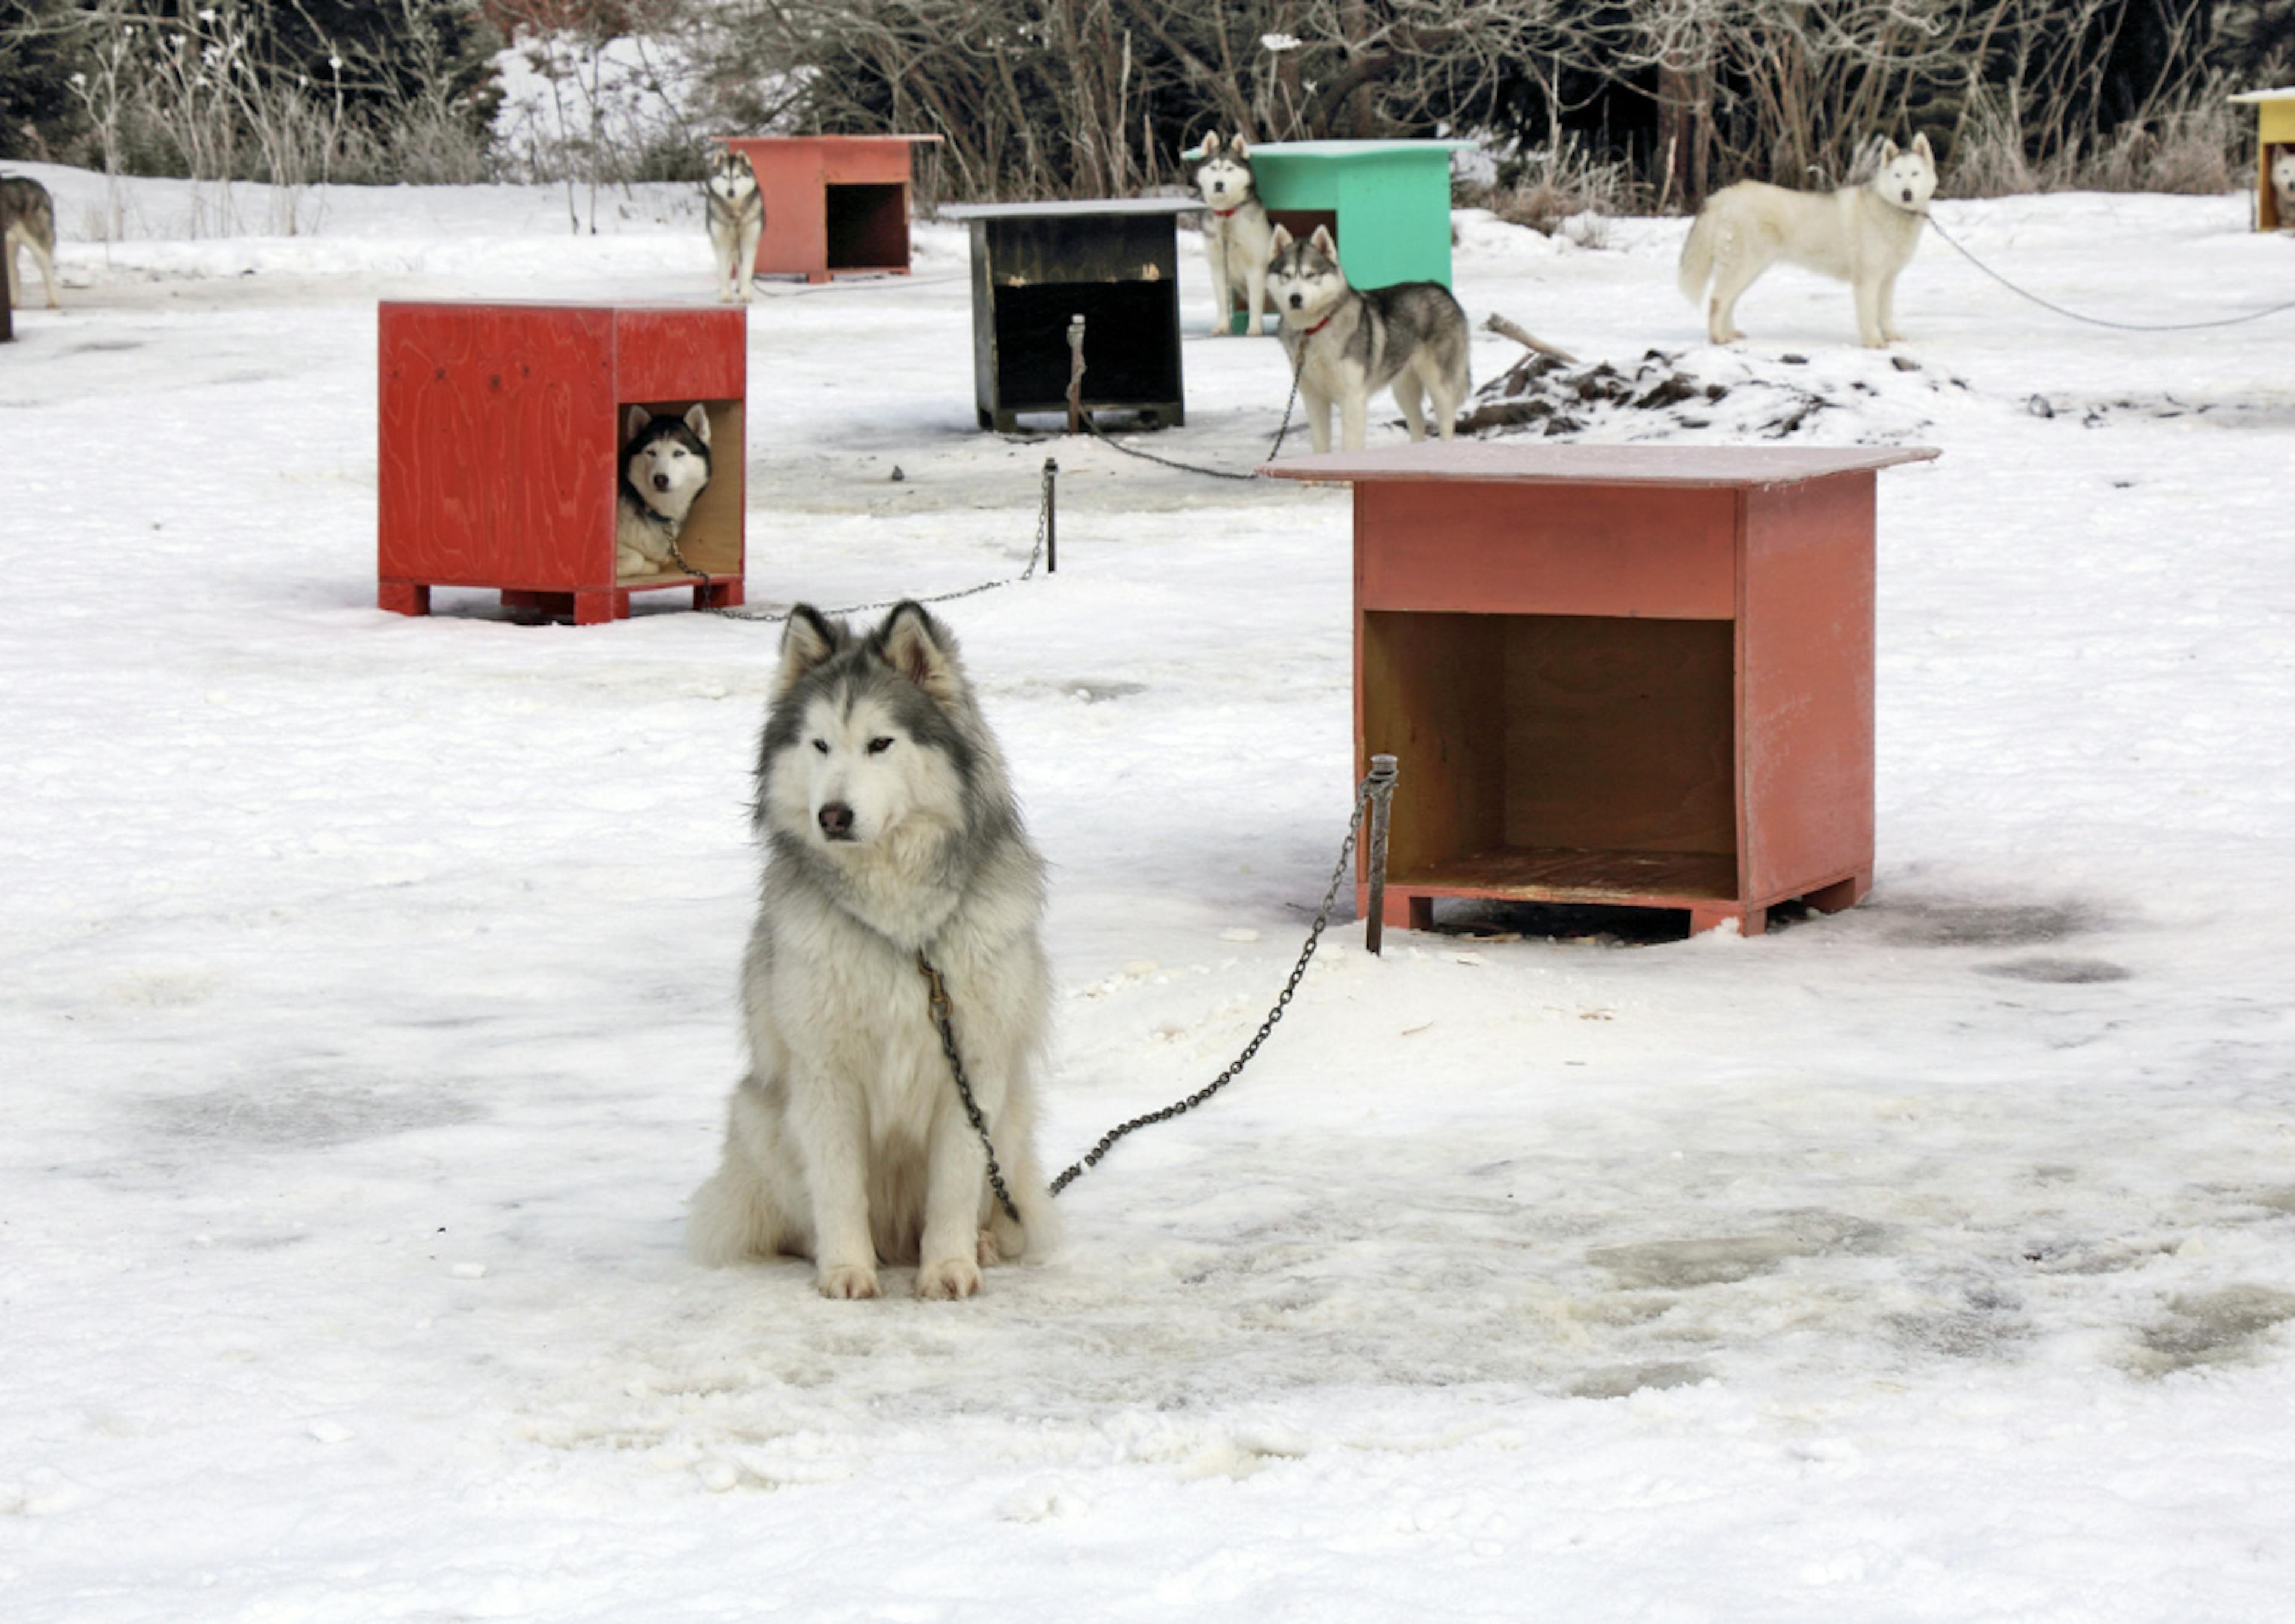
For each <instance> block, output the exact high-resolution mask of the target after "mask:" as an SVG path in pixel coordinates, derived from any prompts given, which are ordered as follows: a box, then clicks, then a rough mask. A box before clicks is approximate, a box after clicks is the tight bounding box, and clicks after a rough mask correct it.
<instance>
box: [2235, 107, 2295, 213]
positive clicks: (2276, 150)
mask: <svg viewBox="0 0 2295 1624" xmlns="http://www.w3.org/2000/svg"><path fill="white" fill-rule="evenodd" d="M2232 100H2233V101H2234V102H2243V103H2245V104H2247V105H2250V106H2252V107H2253V108H2254V109H2255V116H2256V141H2255V229H2256V230H2258V231H2259V232H2268V231H2277V230H2278V229H2279V228H2280V227H2281V226H2286V227H2288V228H2289V229H2291V230H2295V212H2291V211H2288V210H2283V209H2282V208H2280V206H2279V193H2278V189H2277V188H2275V186H2273V185H2272V184H2271V160H2272V159H2275V158H2276V157H2277V156H2279V155H2280V154H2281V153H2283V152H2295V85H2289V86H2283V88H2281V89H2278V90H2250V91H2249V92H2247V93H2246V94H2244V95H2237V96H2234V97H2233V98H2232Z"/></svg>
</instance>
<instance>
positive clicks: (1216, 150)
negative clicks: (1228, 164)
mask: <svg viewBox="0 0 2295 1624" xmlns="http://www.w3.org/2000/svg"><path fill="white" fill-rule="evenodd" d="M1220 140H1221V136H1220V133H1219V132H1218V131H1217V130H1213V132H1212V133H1211V134H1210V135H1206V136H1205V137H1204V157H1205V159H1213V158H1217V157H1218V156H1219V155H1220Z"/></svg>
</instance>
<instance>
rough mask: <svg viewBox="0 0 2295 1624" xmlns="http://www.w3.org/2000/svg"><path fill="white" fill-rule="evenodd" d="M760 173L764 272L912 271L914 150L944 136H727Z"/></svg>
mask: <svg viewBox="0 0 2295 1624" xmlns="http://www.w3.org/2000/svg"><path fill="white" fill-rule="evenodd" d="M719 139H720V140H722V141H723V143H725V144H726V145H727V146H729V147H731V148H732V149H733V150H734V151H737V152H746V153H747V154H748V158H749V167H751V168H753V169H755V171H756V172H757V191H758V193H759V195H760V196H761V197H762V198H763V200H764V205H765V229H764V233H763V234H761V235H760V236H759V237H758V238H757V262H756V272H757V274H758V275H760V276H772V275H776V274H780V275H788V274H790V273H795V274H796V275H799V276H802V277H804V279H805V281H807V282H827V281H828V280H829V278H830V277H832V276H845V275H859V274H862V273H867V272H880V273H881V272H891V273H894V274H896V275H901V276H906V275H907V274H908V273H909V190H910V185H911V163H910V149H911V147H912V146H914V145H915V144H916V143H919V142H928V143H937V142H938V141H939V140H940V137H939V136H937V135H724V136H720V137H719Z"/></svg>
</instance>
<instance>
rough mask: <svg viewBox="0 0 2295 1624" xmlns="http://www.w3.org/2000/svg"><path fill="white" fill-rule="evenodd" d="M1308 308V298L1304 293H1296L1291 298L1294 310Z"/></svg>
mask: <svg viewBox="0 0 2295 1624" xmlns="http://www.w3.org/2000/svg"><path fill="white" fill-rule="evenodd" d="M1306 307H1307V296H1306V295H1305V294H1303V293H1295V294H1293V295H1292V296H1291V308H1292V309H1294V310H1304V309H1305V308H1306Z"/></svg>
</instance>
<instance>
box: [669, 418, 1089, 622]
mask: <svg viewBox="0 0 2295 1624" xmlns="http://www.w3.org/2000/svg"><path fill="white" fill-rule="evenodd" d="M1059 471H1060V465H1059V463H1058V462H1057V461H1054V460H1053V459H1052V458H1050V457H1046V458H1045V459H1044V491H1043V494H1042V496H1041V497H1040V498H1039V499H1038V501H1037V503H1036V544H1035V545H1034V546H1033V547H1032V548H1030V549H1029V550H1028V567H1026V568H1025V569H1023V570H1022V571H1021V572H1020V573H1019V574H1018V575H1006V576H1004V577H1002V578H1001V579H1000V580H995V581H983V582H982V583H980V584H979V585H977V586H966V587H960V588H958V589H957V590H956V591H955V592H935V593H934V594H933V595H932V596H931V597H929V598H886V599H881V600H878V601H877V602H875V603H847V604H842V605H840V606H838V607H837V608H833V609H823V610H821V613H822V614H823V615H861V614H865V613H867V612H868V611H869V610H870V609H889V608H893V607H894V606H895V605H896V604H902V603H952V602H954V601H955V600H957V599H959V598H972V597H976V596H978V595H979V594H980V593H982V592H995V591H996V590H997V589H998V588H1000V587H1006V586H1017V585H1019V584H1020V583H1022V582H1024V581H1029V580H1033V579H1034V578H1035V574H1036V566H1037V565H1038V564H1040V563H1041V562H1042V561H1043V557H1044V532H1045V528H1046V526H1049V524H1050V523H1051V518H1052V482H1053V481H1054V480H1055V479H1057V478H1058V477H1059ZM706 612H707V613H709V614H712V615H719V616H723V617H724V618H726V619H728V620H750V621H756V622H758V623H760V624H767V625H770V624H773V623H774V622H776V621H783V620H787V619H788V617H789V616H790V615H791V614H792V613H793V612H794V611H792V610H789V609H750V608H738V609H736V608H725V609H711V610H708V611H706Z"/></svg>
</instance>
